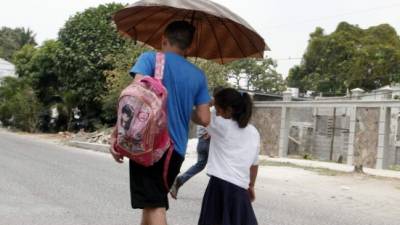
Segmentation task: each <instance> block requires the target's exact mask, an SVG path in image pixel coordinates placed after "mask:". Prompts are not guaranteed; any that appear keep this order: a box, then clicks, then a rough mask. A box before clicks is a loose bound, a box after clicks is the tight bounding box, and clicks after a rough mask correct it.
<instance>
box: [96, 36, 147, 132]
mask: <svg viewBox="0 0 400 225" xmlns="http://www.w3.org/2000/svg"><path fill="white" fill-rule="evenodd" d="M145 50H147V49H146V48H143V47H140V46H137V45H134V44H133V43H132V42H127V43H126V47H124V48H122V50H121V52H119V53H116V54H113V55H109V56H108V57H106V59H105V60H106V61H107V63H110V64H111V65H112V67H113V69H112V70H106V71H105V72H104V76H105V79H106V87H107V92H106V93H105V94H103V95H102V96H101V102H102V109H103V114H102V117H103V118H104V120H105V122H107V123H109V124H114V123H115V121H116V105H117V101H118V97H119V94H120V93H121V91H122V90H123V89H124V88H125V87H126V86H128V84H130V83H131V82H132V77H131V76H129V70H130V68H131V67H132V65H133V64H134V63H135V61H136V60H137V58H138V57H139V55H140V54H141V53H142V52H144V51H145Z"/></svg>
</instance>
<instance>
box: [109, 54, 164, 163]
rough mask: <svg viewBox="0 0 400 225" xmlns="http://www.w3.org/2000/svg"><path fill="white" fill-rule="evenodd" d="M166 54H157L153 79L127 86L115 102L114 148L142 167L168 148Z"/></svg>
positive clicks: (148, 78)
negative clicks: (164, 83) (164, 76)
mask: <svg viewBox="0 0 400 225" xmlns="http://www.w3.org/2000/svg"><path fill="white" fill-rule="evenodd" d="M164 64H165V55H164V54H163V53H157V54H156V66H155V73H154V77H145V78H143V79H142V80H140V81H138V82H133V83H132V84H130V85H129V86H128V87H126V88H125V89H124V90H123V91H122V93H121V95H120V97H119V102H118V120H117V125H116V127H117V141H116V143H115V149H116V150H117V151H118V152H119V153H121V154H122V155H124V156H126V157H128V158H130V159H132V160H134V161H135V162H137V163H138V164H141V165H143V166H146V167H148V166H151V165H153V164H154V163H156V162H157V161H159V160H160V159H161V158H162V157H163V155H164V153H165V152H166V151H167V150H168V149H169V148H170V145H171V141H170V137H169V134H168V128H167V111H166V103H167V102H166V101H167V90H166V88H165V87H164V85H163V84H162V79H163V75H164Z"/></svg>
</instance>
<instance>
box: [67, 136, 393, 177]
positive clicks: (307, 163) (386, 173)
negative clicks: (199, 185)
mask: <svg viewBox="0 0 400 225" xmlns="http://www.w3.org/2000/svg"><path fill="white" fill-rule="evenodd" d="M67 145H69V146H73V147H77V148H82V149H89V150H93V151H97V152H103V153H110V151H109V148H110V145H107V144H97V143H89V142H81V141H69V142H67ZM188 153H189V154H190V153H191V152H190V150H189V149H188ZM260 160H265V161H267V162H277V163H291V164H294V165H297V166H303V167H311V168H323V169H329V170H333V171H339V172H345V173H352V172H354V166H350V165H346V164H339V163H331V162H319V161H311V160H301V159H290V158H271V157H268V156H263V155H262V156H260ZM364 173H365V174H367V175H371V176H377V177H385V178H395V179H400V172H397V171H392V170H379V169H371V168H364Z"/></svg>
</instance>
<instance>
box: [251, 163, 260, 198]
mask: <svg viewBox="0 0 400 225" xmlns="http://www.w3.org/2000/svg"><path fill="white" fill-rule="evenodd" d="M257 173H258V165H255V166H251V167H250V184H249V194H250V200H251V201H252V202H254V200H255V199H256V193H255V191H254V186H255V184H256V179H257Z"/></svg>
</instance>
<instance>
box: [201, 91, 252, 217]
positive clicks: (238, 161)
mask: <svg viewBox="0 0 400 225" xmlns="http://www.w3.org/2000/svg"><path fill="white" fill-rule="evenodd" d="M252 108H253V103H252V100H251V98H250V96H249V94H247V93H242V92H238V91H236V90H235V89H232V88H226V89H223V90H221V91H219V92H218V93H217V94H216V95H215V111H213V112H212V114H211V122H210V124H209V126H208V127H207V130H208V133H209V135H210V136H211V143H210V153H209V159H208V171H207V174H208V175H209V176H210V181H209V183H208V186H207V190H206V192H205V194H204V197H203V203H202V208H201V213H200V219H199V223H198V224H199V225H257V224H258V223H257V219H256V217H255V214H254V211H253V207H252V205H251V202H252V201H254V200H255V192H254V185H255V181H256V177H257V171H258V155H259V151H260V150H259V149H260V135H259V133H258V131H257V129H256V128H255V127H254V126H253V125H251V124H249V121H250V118H251V115H252Z"/></svg>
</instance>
